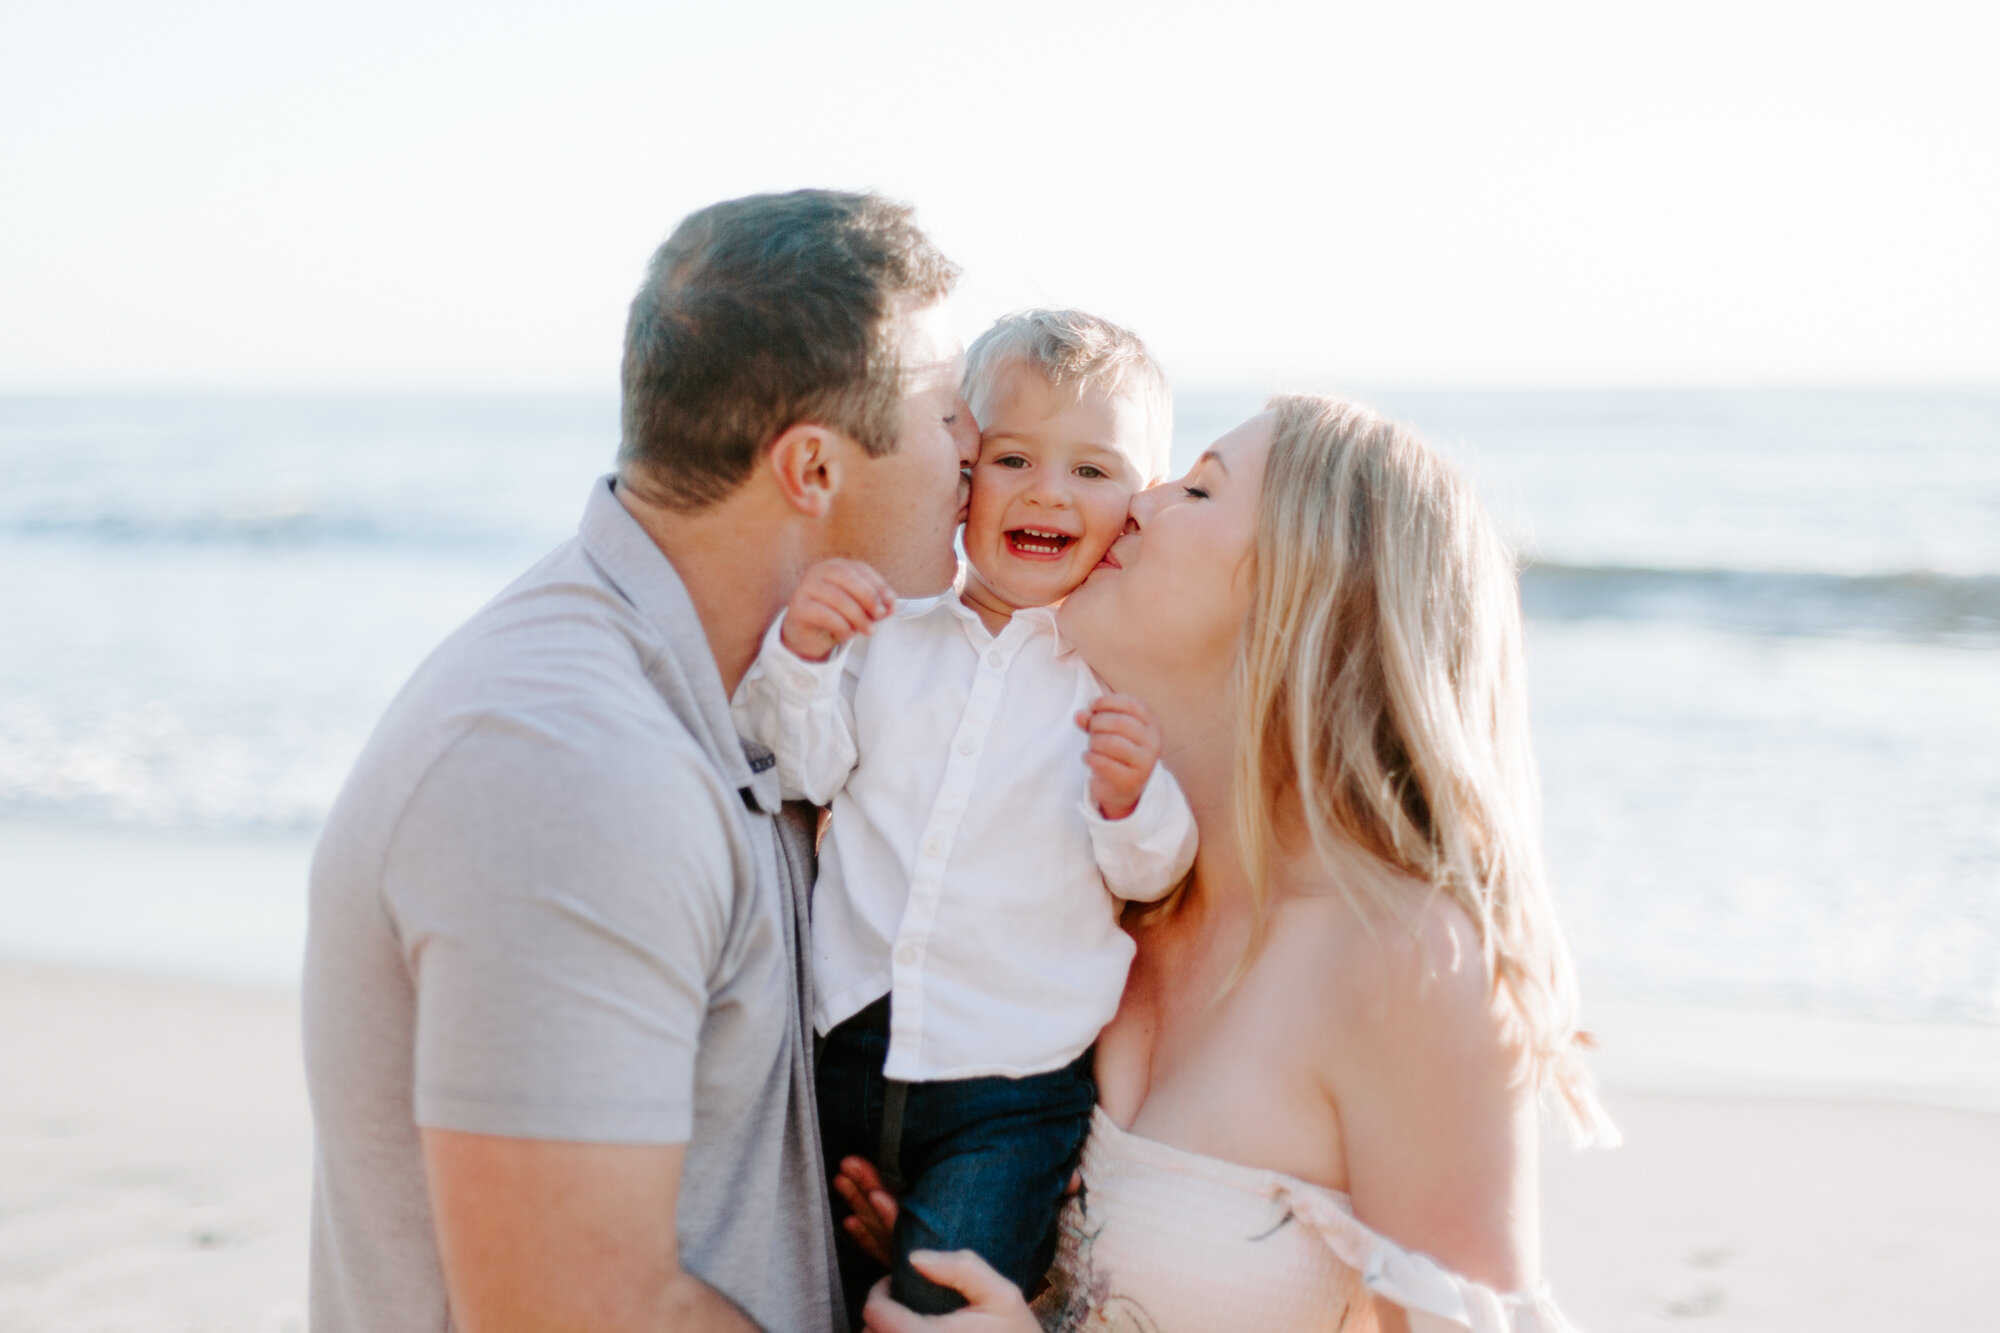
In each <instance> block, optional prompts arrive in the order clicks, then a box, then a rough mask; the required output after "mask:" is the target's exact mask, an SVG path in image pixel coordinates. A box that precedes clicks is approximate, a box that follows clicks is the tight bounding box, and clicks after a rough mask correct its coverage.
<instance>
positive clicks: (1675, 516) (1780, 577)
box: [0, 388, 2000, 1025]
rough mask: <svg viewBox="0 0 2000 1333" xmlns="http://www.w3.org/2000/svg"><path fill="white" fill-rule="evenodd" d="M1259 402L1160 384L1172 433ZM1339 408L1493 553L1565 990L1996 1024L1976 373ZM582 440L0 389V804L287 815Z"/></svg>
mask: <svg viewBox="0 0 2000 1333" xmlns="http://www.w3.org/2000/svg"><path fill="white" fill-rule="evenodd" d="M1258 401H1259V400H1258V399H1257V397H1255V396H1252V395H1228V394H1220V395H1183V396H1182V398H1181V399H1180V400H1179V402H1178V411H1179V420H1178V423H1177V431H1176V452H1177V455H1178V456H1179V457H1180V458H1181V460H1182V461H1185V460H1186V459H1188V458H1191V457H1192V456H1193V454H1194V453H1196V452H1198V451H1199V449H1200V448H1201V447H1202V446H1203V445H1204V444H1206V443H1207V442H1208V441H1209V440H1210V439H1212V438H1213V437H1214V436H1215V435H1217V434H1219V433H1220V432H1221V431H1223V430H1225V429H1227V428H1228V427H1229V426H1231V425H1233V424H1235V423H1236V422H1237V421H1239V420H1241V419H1242V418H1243V417H1244V416H1246V415H1247V414H1248V413H1249V412H1251V411H1254V410H1255V409H1256V407H1257V406H1258ZM1375 401H1376V402H1377V403H1378V405H1379V406H1382V407H1383V408H1385V409H1387V410H1389V411H1391V412H1392V413H1394V414H1396V415H1399V416H1402V417H1404V418H1406V419H1409V420H1411V421H1413V422H1414V423H1416V424H1417V425H1418V426H1419V427H1420V428H1422V429H1423V430H1424V431H1425V432H1426V434H1428V435H1429V436H1430V437H1431V438H1432V439H1434V440H1436V441H1437V442H1438V443H1439V444H1440V445H1442V446H1443V447H1445V448H1446V449H1447V450H1449V451H1450V452H1451V453H1453V454H1454V455H1455V456H1456V457H1458V458H1459V459H1460V460H1461V461H1462V462H1463V463H1464V465H1465V466H1466V467H1467V468H1468V469H1469V470H1470V471H1471V472H1472V474H1473V475H1474V477H1475V478H1476V479H1477V481H1478V483H1479V485H1480V486H1481V488H1482V491H1483V493H1484V494H1485V495H1486V496H1487V498H1488V501H1489V503H1490V504H1491V506H1492V507H1493V508H1494V510H1495V511H1496V513H1497V514H1498V516H1499V518H1500V521H1501V523H1502V526H1503V528H1504V530H1505V531H1506V532H1507V533H1508V535H1509V537H1510V539H1511V540H1513V541H1514V542H1515V543H1516V544H1517V545H1518V546H1519V547H1520V549H1521V550H1522V551H1523V553H1524V558H1526V559H1528V560H1530V561H1531V562H1532V563H1530V564H1529V565H1528V567H1527V569H1526V573H1525V574H1524V577H1523V585H1522V592H1523V602H1524V606H1525V608H1526V610H1527V613H1528V616H1529V650H1530V657H1531V668H1530V669H1531V681H1532V688H1533V692H1534V716H1535V732H1536V741H1537V746H1538V753H1539V758H1540V761H1541V766H1542V774H1543V782H1544V787H1545V793H1546V806H1547V834H1548V843H1549V855H1550V863H1551V869H1552V873H1553V875H1554V879H1555V886H1556V893H1557V897H1558V900H1559V902H1560V903H1561V906H1562V909H1563V912H1564V915H1565V919H1566V921H1567V923H1568V925H1569V928H1570V931H1571V934H1572V938H1573V942H1574V946H1575V949H1576V953H1577V956H1578V960H1579V964H1580V967H1581V969H1582V971H1583V975H1584V981H1585V985H1586V987H1587V988H1588V991H1589V993H1591V994H1593V995H1601V996H1606V997H1609V998H1612V999H1614V1000H1618V1001H1632V1002H1646V1003H1653V1002H1660V1003H1668V1004H1675V1003H1679V1004H1700V1005H1704V1006H1710V1007H1713V1006H1718V1005H1720V1006H1725V1007H1727V1006H1739V1007H1742V1008H1745V1009H1758V1010H1765V1011H1771V1010H1776V1011H1788V1012H1796V1013H1801V1014H1811V1015H1823V1016H1830V1017H1839V1018H1854V1019H1868V1020H1883V1021H1892V1022H1907V1021H1942V1022H1954V1023H1971V1024H1978V1025H1995V1024H2000V389H1994V388H1985V389H1961V390H1921V391H1920V390H1902V391H1891V390H1784V391H1779V390H1771V391H1748V390H1737V391H1717V392H1694V391H1688V392H1666V391H1658V392H1628V393H1530V392H1520V393H1425V394H1395V393H1389V394H1381V395H1376V396H1375ZM615 436H616V420H615V406H614V405H613V404H611V403H609V402H605V401H600V400H595V399H548V398H537V399H513V400H509V399H497V398H482V399H439V398H422V399H416V398H410V399H368V400H355V399H307V398H286V399H159V400H142V399H48V398H42V399H19V398H17V399H0V824H7V825H13V826H15V827H17V828H19V827H23V826H27V827H32V828H36V829H46V830H54V831H59V832H61V835H62V837H67V838H70V839H71V840H72V841H71V843H67V844H51V845H65V846H66V845H78V844H76V843H75V839H77V838H79V837H90V836H98V835H101V837H102V839H103V840H104V841H106V842H107V844H116V845H117V846H119V847H122V848H143V846H144V845H145V842H144V839H145V838H146V837H151V836H155V835H157V836H160V837H166V838H184V839H185V838H194V839H200V840H206V842H205V844H204V845H212V844H214V843H216V842H217V840H221V841H223V842H227V841H229V840H232V839H235V840H240V841H242V842H244V843H246V844H248V843H260V844H261V843H264V842H268V841H269V840H271V839H274V838H276V839H281V840H282V839H285V838H294V839H297V838H303V837H305V836H309V835H310V832H311V830H312V829H313V828H314V827H316V825H317V823H318V821H319V820H320V819H321V818H322V817H323V815H324V812H325V810H326V808H327V805H328V803H329V802H330V801H331V799H332V797H333V794H334V792H335V791H336V790H337V788H338V786H339V783H340V781H341V779H342V777H343V776H344V774H345V771H346V768H347V765H348V764H349V763H350V762H351V760H352V758H353V756H354V754H355V752H356V751H357V749H358V748H359V746H360V744H361V743H362V741H363V739H364V738H365V737H366V735H367V732H368V729H369V728H370V726H371V725H372V724H373V722H374V719H375V717H376V716H377V715H378V714H379V712H380V710H381V708H382V707H383V705H384V704H385V703H386V702H387V700H388V698H389V696H390V695H391V694H392V693H393V692H394V690H395V689H396V687H397V686H398V685H399V684H400V683H401V681H402V680H403V678H404V677H405V676H406V675H407V674H408V672H409V671H410V670H411V668H412V667H413V666H414V665H415V664H416V662H417V661H418V660H419V659H420V658H421V657H422V656H423V654H424V653H425V652H426V651H427V650H428V649H429V648H430V646H431V645H432V644H434V643H435V642H436V641H437V640H438V639H439V638H441V637H442V636H443V635H444V634H445V633H446V632H447V631H448V630H449V629H450V628H451V627H452V626H453V625H455V624H456V623H457V622H458V621H460V620H461V619H463V618H464V617H465V616H466V615H467V614H469V613H470V612H471V611H472V610H474V609H475V608H477V607H478V606H479V605H480V604H481V603H482V602H483V601H485V600H486V599H487V598H488V597H490V596H491V595H492V594H493V593H494V592H496V591H498V590H499V589H500V588H501V587H502V586H504V585H505V584H506V583H507V582H508V581H509V580H510V579H511V578H512V577H513V576H514V575H515V574H516V573H518V572H519V571H520V570H521V569H522V568H523V567H525V566H526V565H527V564H528V563H530V562H531V561H532V560H533V559H535V558H536V557H537V556H538V555H539V554H541V553H542V552H543V551H544V550H546V549H547V548H548V547H549V546H551V545H553V544H554V543H555V542H557V541H560V540H561V539H562V538H563V537H564V536H566V535H567V534H568V533H569V532H570V531H571V530H572V528H573V526H574V524H575V521H576V516H577V514H578V512H579V510H580V507H581V504H582V501H583V498H584V496H585V494H586V493H587V490H588V488H589V485H590V482H591V480H592V478H594V477H595V476H597V475H598V474H599V473H600V472H602V471H604V470H606V468H607V466H608V460H609V457H610V454H611V450H612V448H613V444H614V441H615ZM93 831H96V833H95V834H93ZM135 839H137V841H134V840H135ZM0 852H4V848H0ZM54 854H55V853H47V855H54ZM140 857H142V853H141V852H140V851H132V852H130V853H129V857H128V859H130V860H131V863H132V864H140V863H141V861H140V860H138V859H133V858H140ZM4 864H5V862H4V859H0V867H4ZM4 887H5V886H0V889H4ZM164 891H165V890H162V892H164ZM269 892H271V893H273V894H289V895H296V894H298V893H299V892H300V886H299V885H296V884H277V885H272V886H271V888H270V889H269ZM4 896H5V895H4V893H0V898H4ZM101 910H104V909H103V908H102V906H101V904H100V905H98V906H96V907H93V906H91V905H90V904H89V903H86V902H82V901H79V902H77V903H75V904H67V905H66V904H65V903H63V902H59V901H48V902H38V903H37V904H36V905H35V911H36V912H37V913H39V914H41V916H42V917H43V918H59V917H61V916H62V915H63V913H65V912H69V913H71V914H72V915H75V916H77V917H78V918H79V919H78V920H77V921H70V922H68V923H67V924H64V923H63V922H61V921H57V922H56V924H55V925H53V926H47V921H46V920H44V922H43V924H44V925H45V926H47V929H45V930H43V932H42V935H41V936H39V937H38V938H51V939H53V938H62V939H71V938H82V937H84V936H86V935H87V934H88V933H89V922H88V921H87V920H85V919H83V914H86V913H88V912H90V911H101ZM9 920H10V918H9V917H8V916H7V915H6V914H5V913H4V912H0V954H5V953H8V952H10V951H12V948H13V945H14V943H15V941H10V939H9V938H8V931H9V930H10V926H9ZM14 920H15V922H16V924H15V926H14V927H11V928H12V929H15V930H16V932H17V933H19V932H20V931H21V930H22V929H24V928H23V927H20V926H19V920H20V918H19V917H18V915H17V917H16V918H14ZM244 938H245V939H246V940H248V939H250V938H251V936H249V935H246V936H245V937H244ZM258 938H268V936H264V937H258ZM132 947H133V948H136V949H138V950H139V951H140V952H141V953H143V951H144V948H145V944H144V940H143V938H142V939H140V940H139V941H138V942H137V943H136V944H134V945H133V946H132ZM160 947H161V948H162V949H164V948H166V947H167V946H166V945H164V944H162V945H161V946H160ZM218 947H220V946H218ZM242 947H244V948H251V947H260V946H256V945H254V944H251V943H246V944H245V945H243V946H242ZM202 956H203V957H212V956H213V951H212V950H211V952H210V953H208V954H203V955H202ZM139 961H143V959H140V960H139ZM283 965H288V964H283ZM217 966H218V967H220V966H221V965H220V964H217Z"/></svg>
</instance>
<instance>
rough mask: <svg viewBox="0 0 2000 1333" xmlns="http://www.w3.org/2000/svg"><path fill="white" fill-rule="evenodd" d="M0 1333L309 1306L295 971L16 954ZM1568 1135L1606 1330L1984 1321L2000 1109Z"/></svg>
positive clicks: (233, 1322) (238, 1323)
mask: <svg viewBox="0 0 2000 1333" xmlns="http://www.w3.org/2000/svg"><path fill="white" fill-rule="evenodd" d="M0 1069H4V1070H6V1071H7V1073H6V1077H5V1079H4V1081H0V1333H31V1331H32V1333H114V1331H116V1333H196V1330H204V1331H213V1333H236V1331H241V1333H277V1331H279V1330H287V1329H300V1328H303V1327H304V1317H303V1310H304V1285H305V1241H306V1222H307V1211H306V1209H307V1197H308V1193H309V1175H310V1162H309V1151H310V1147H309V1145H310V1123H309V1119H308V1116H307V1113H306V1107H305V1098H304V1088H303V1084H302V1079H301V1075H300V1072H299V1054H298V1035H297V1006H296V1002H295V1000H294V998H293V996H292V995H291V994H290V993H289V992H286V991H283V990H272V989H251V988H241V987H225V986H218V985H213V984H205V983H196V982H180V981H162V980H152V979H142V978H138V977H130V976H123V975H118V974H113V973H102V972H89V971H79V970H74V969H65V968H53V967H37V966H27V965H18V964H11V965H4V966H0ZM1612 1107H1613V1111H1614V1113H1615V1114H1616V1116H1617V1117H1618V1119H1619V1120H1620V1122H1621V1124H1622V1126H1623V1129H1624V1131H1625V1135H1626V1144H1625V1146H1623V1147H1622V1148H1619V1149H1617V1150H1614V1151H1611V1152H1591V1153H1584V1154H1573V1153H1571V1152H1569V1151H1568V1150H1567V1149H1566V1148H1564V1147H1562V1146H1560V1145H1559V1144H1556V1143H1554V1142H1553V1141H1552V1142H1551V1143H1550V1145H1549V1147H1548V1150H1547V1155H1546V1158H1545V1166H1544V1178H1545V1181H1546V1192H1545V1202H1544V1207H1545V1213H1546V1216H1545V1220H1544V1224H1545V1242H1546V1255H1545V1266H1546V1268H1547V1272H1548V1276H1549V1278H1550V1280H1551V1282H1552V1283H1553V1284H1554V1286H1555V1289H1556V1291H1557V1292H1558V1294H1559V1295H1560V1297H1561V1299H1562V1300H1563V1303H1564V1304H1565V1306H1566V1307H1567V1309H1568V1310H1569V1312H1570V1314H1571V1317H1572V1318H1573V1319H1575V1320H1576V1322H1577V1323H1578V1325H1579V1326H1580V1327H1581V1328H1583V1329H1585V1330H1591V1331H1592V1333H1628V1331H1630V1330H1644V1329H1666V1328H1673V1329H1703V1330H1717V1331H1720V1330H1731V1331H1735V1330H1745V1331H1747V1330H1767V1329H1801V1330H1817V1331H1818V1333H1840V1331H1842V1330H1857V1331H1858V1330H1863V1329H1868V1330H1878V1329H1882V1328H1922V1329H1927V1330H1953V1329H1966V1330H1972V1329H1986V1328H1991V1327H1993V1326H1994V1322H1995V1319H1996V1317H2000V1262H1996V1256H2000V1115H1993V1114H1990V1113H1986V1112H1980V1111H1965V1110H1947V1109H1937V1108H1931V1107H1922V1106H1912V1105H1898V1104H1894V1103H1889V1102H1854V1101H1827V1100H1812V1099H1773V1098H1765V1099H1746V1098H1715V1097H1689V1096H1673V1095H1662V1094H1657V1093H1642V1092H1632V1091H1615V1090H1614V1092H1613V1094H1612Z"/></svg>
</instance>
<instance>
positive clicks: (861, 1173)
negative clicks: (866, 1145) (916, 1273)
mask: <svg viewBox="0 0 2000 1333" xmlns="http://www.w3.org/2000/svg"><path fill="white" fill-rule="evenodd" d="M833 1187H834V1189H835V1190H836V1191H838V1192H839V1194H840V1197H841V1198H843V1199H845V1200H847V1206H848V1208H849V1210H850V1211H851V1212H852V1213H853V1214H854V1215H853V1216H852V1217H848V1218H844V1219H842V1221H841V1227H842V1229H843V1230H845V1231H846V1232H847V1234H848V1235H849V1236H852V1237H853V1238H854V1243H855V1244H857V1245H859V1246H860V1247H861V1248H862V1249H864V1250H866V1251H867V1252H868V1253H869V1255H870V1256H872V1257H873V1258H874V1260H875V1262H876V1263H878V1264H881V1265H882V1266H883V1267H884V1268H889V1267H892V1266H894V1264H895V1262H896V1255H895V1248H894V1247H895V1237H896V1213H897V1211H898V1207H899V1206H898V1204H897V1202H896V1196H895V1195H893V1194H891V1193H889V1191H888V1190H886V1189H884V1188H883V1187H882V1176H881V1173H880V1172H878V1171H876V1170H875V1164H874V1163H873V1162H871V1161H869V1160H867V1159H866V1158H864V1157H843V1158H841V1159H840V1174H839V1175H837V1176H835V1177H834V1178H833Z"/></svg>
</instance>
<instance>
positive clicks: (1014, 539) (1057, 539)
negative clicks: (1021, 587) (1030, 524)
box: [1006, 528, 1076, 560]
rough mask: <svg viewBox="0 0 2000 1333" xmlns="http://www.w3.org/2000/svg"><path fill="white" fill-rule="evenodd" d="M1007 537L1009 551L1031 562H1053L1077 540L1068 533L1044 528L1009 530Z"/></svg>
mask: <svg viewBox="0 0 2000 1333" xmlns="http://www.w3.org/2000/svg"><path fill="white" fill-rule="evenodd" d="M1006 536H1007V549H1008V551H1010V552H1012V553H1013V554H1015V555H1020V556H1026V557H1028V558H1029V559H1031V560H1053V559H1055V558H1056V557H1057V556H1059V555H1061V554H1062V553H1063V552H1064V551H1066V550H1068V549H1069V547H1070V544H1071V543H1072V542H1074V541H1075V540H1076V538H1074V537H1072V536H1070V535H1069V534H1068V533H1066V532H1049V531H1047V530H1046V529H1043V528H1009V529H1008V530H1007V534H1006Z"/></svg>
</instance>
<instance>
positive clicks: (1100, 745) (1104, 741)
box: [1076, 694, 1160, 819]
mask: <svg viewBox="0 0 2000 1333" xmlns="http://www.w3.org/2000/svg"><path fill="white" fill-rule="evenodd" d="M1076 725H1077V726H1079V727H1082V728H1083V729H1084V730H1085V731H1087V732H1089V733H1090V749H1089V750H1087V751H1085V752H1084V756H1083V762H1084V763H1085V764H1087V765H1089V766H1090V801H1091V804H1092V805H1095V806H1096V807H1097V809H1098V812H1099V813H1100V814H1102V815H1103V816H1104V817H1105V818H1106V819H1123V818H1125V816H1127V815H1129V814H1131V813H1132V811H1133V810H1134V809H1135V808H1137V806H1138V804H1139V797H1140V795H1141V794H1142V793H1143V792H1144V791H1145V790H1146V782H1147V780H1148V779H1149V778H1151V777H1152V776H1153V765H1154V764H1156V763H1158V762H1159V759H1160V724H1159V723H1158V722H1156V721H1154V720H1153V710H1152V709H1150V708H1148V707H1146V705H1144V704H1142V703H1140V702H1139V701H1138V700H1137V699H1134V698H1133V697H1132V696H1131V695H1129V694H1106V695H1103V696H1101V697H1100V698H1098V699H1097V700H1096V702H1094V703H1092V704H1091V705H1090V707H1088V708H1086V709H1084V710H1083V711H1081V712H1079V713H1078V714H1077V715H1076Z"/></svg>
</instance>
